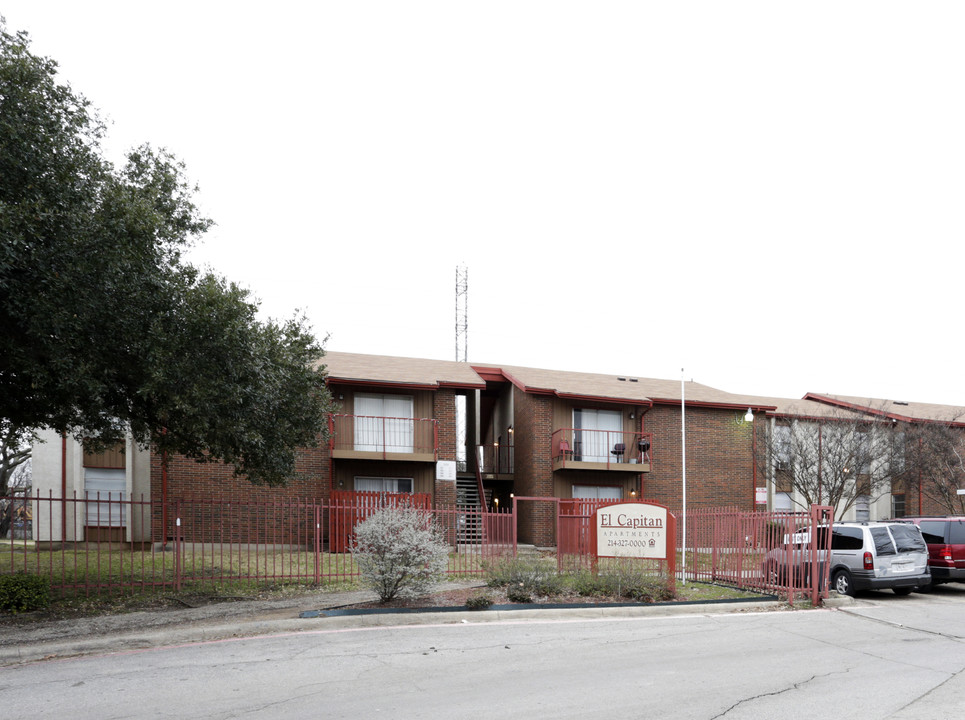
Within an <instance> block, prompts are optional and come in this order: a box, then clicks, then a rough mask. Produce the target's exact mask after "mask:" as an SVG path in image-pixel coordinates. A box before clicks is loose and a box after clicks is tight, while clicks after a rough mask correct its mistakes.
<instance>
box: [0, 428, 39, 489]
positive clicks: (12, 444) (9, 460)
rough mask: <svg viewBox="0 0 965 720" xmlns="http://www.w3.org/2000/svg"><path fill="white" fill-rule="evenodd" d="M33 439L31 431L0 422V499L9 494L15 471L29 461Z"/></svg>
mask: <svg viewBox="0 0 965 720" xmlns="http://www.w3.org/2000/svg"><path fill="white" fill-rule="evenodd" d="M33 438H34V434H33V432H32V431H31V430H29V429H26V428H21V427H17V426H15V425H13V424H11V423H10V422H9V421H8V420H0V497H4V496H6V495H8V494H9V493H10V490H11V487H12V483H11V481H12V480H13V479H14V475H15V473H16V471H17V469H18V468H20V467H22V466H23V465H24V464H25V463H27V462H28V461H29V460H30V449H31V443H32V442H33Z"/></svg>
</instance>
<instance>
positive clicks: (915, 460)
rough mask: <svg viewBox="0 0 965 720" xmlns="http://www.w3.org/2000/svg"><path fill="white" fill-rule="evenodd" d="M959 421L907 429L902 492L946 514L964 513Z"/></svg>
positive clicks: (963, 435) (963, 434)
mask: <svg viewBox="0 0 965 720" xmlns="http://www.w3.org/2000/svg"><path fill="white" fill-rule="evenodd" d="M960 423H961V421H960V420H959V422H958V423H956V422H955V421H954V420H949V421H942V422H922V423H916V424H914V425H910V426H908V428H907V430H906V433H905V434H906V440H907V443H906V444H907V450H906V457H907V464H906V467H905V473H904V476H903V487H904V488H905V490H906V491H910V492H918V493H920V494H921V496H923V497H925V498H927V499H928V501H929V504H930V505H932V506H937V507H938V508H940V509H941V511H942V512H945V513H948V514H950V515H962V514H965V495H959V494H958V493H957V491H958V490H959V489H960V488H965V429H963V428H962V427H961V425H960Z"/></svg>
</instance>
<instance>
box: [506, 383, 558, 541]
mask: <svg viewBox="0 0 965 720" xmlns="http://www.w3.org/2000/svg"><path fill="white" fill-rule="evenodd" d="M513 404H514V409H515V414H516V417H515V421H516V423H515V426H514V430H515V433H514V435H513V443H514V444H515V447H516V449H515V458H516V482H515V488H516V489H515V494H516V495H517V496H528V497H552V496H553V459H552V457H551V448H550V441H551V439H552V436H553V401H552V398H551V397H548V396H542V395H531V394H527V393H524V392H522V391H520V390H518V389H516V390H515V396H514V398H513ZM518 508H519V517H518V519H517V523H518V528H519V541H520V542H523V543H530V544H533V545H538V546H541V547H550V546H553V545H555V544H556V540H555V538H556V506H555V504H554V503H551V502H534V501H522V502H520V503H518Z"/></svg>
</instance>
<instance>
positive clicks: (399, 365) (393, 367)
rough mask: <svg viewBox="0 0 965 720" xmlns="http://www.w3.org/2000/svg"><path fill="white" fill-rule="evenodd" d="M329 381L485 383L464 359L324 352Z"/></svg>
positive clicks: (424, 384) (413, 384)
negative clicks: (430, 358) (461, 360)
mask: <svg viewBox="0 0 965 720" xmlns="http://www.w3.org/2000/svg"><path fill="white" fill-rule="evenodd" d="M322 363H323V364H324V365H325V366H326V373H327V375H328V380H329V382H336V383H360V384H373V385H400V386H405V387H416V388H419V387H421V388H430V389H431V388H438V387H463V388H484V387H485V386H486V383H485V382H483V380H482V378H480V377H479V375H477V374H476V373H475V371H474V370H473V369H472V367H470V366H469V364H467V363H464V362H455V361H453V360H428V359H424V358H403V357H391V356H388V355H362V354H359V353H343V352H326V353H325V357H324V358H322Z"/></svg>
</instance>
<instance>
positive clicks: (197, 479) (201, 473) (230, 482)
mask: <svg viewBox="0 0 965 720" xmlns="http://www.w3.org/2000/svg"><path fill="white" fill-rule="evenodd" d="M167 464H168V471H167V487H168V490H167V497H168V501H169V504H170V501H171V500H174V499H178V498H182V499H204V500H214V501H222V500H242V501H245V502H251V503H270V502H294V501H301V500H321V499H327V498H328V497H329V491H330V487H329V468H330V458H329V454H328V446H327V445H324V446H323V445H319V446H317V447H314V448H300V449H299V451H298V457H297V460H296V465H295V469H296V473H297V475H296V477H294V478H292V479H291V480H289V482H288V484H287V485H285V486H284V487H265V486H261V485H253V484H252V483H251V482H249V480H248V478H247V477H245V476H240V477H236V476H235V475H234V471H233V468H232V467H231V466H230V465H225V464H223V463H198V462H195V461H194V460H190V459H188V458H186V457H184V456H182V455H171V456H169V457H168V463H167ZM161 465H162V463H161V456H160V455H158V454H156V453H152V455H151V501H152V503H153V505H154V508H155V510H154V518H153V525H152V537H153V538H156V539H157V540H160V539H161V538H162V537H165V536H166V537H165V539H170V537H171V534H172V529H171V528H172V523H173V518H170V517H169V518H168V529H167V532H166V533H162V531H161V518H162V515H161V489H162V482H161V477H162V467H161ZM169 509H170V507H169ZM196 539H198V540H200V539H201V538H196ZM231 540H232V541H233V542H238V541H245V542H260V541H262V539H259V538H258V537H252V536H251V535H248V536H244V535H243V528H242V527H241V526H238V527H237V528H236V529H233V530H232V534H231Z"/></svg>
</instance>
